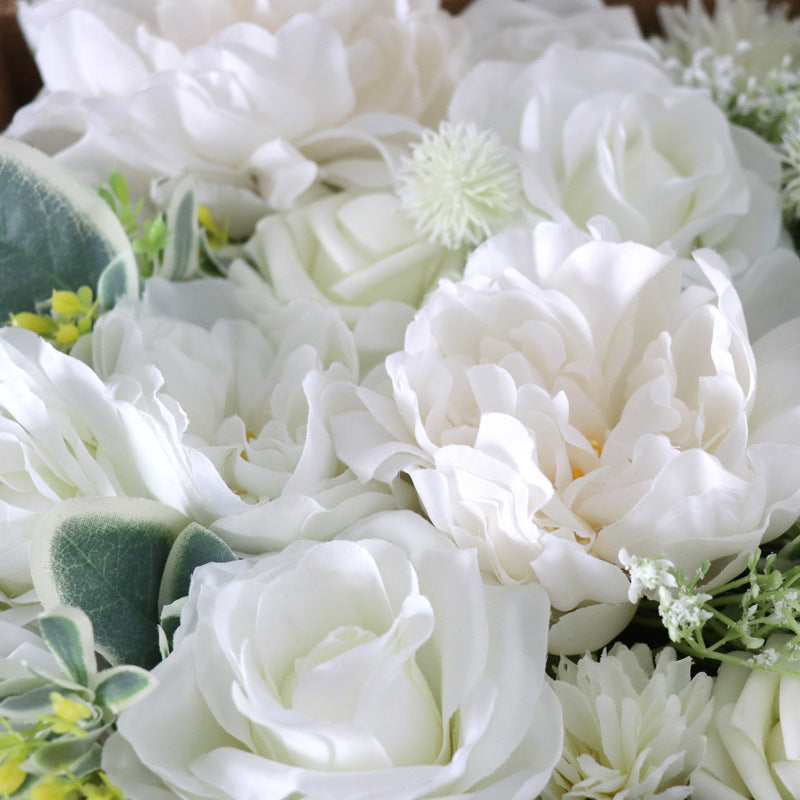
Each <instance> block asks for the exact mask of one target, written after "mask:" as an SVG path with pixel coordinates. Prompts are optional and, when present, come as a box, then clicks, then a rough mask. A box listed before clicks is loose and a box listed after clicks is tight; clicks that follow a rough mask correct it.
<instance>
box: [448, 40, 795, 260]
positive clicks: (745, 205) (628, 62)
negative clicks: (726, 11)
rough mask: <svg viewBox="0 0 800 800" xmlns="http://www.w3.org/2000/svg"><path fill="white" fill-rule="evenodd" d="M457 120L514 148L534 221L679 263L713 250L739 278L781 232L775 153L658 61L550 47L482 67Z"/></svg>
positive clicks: (460, 94) (455, 105)
mask: <svg viewBox="0 0 800 800" xmlns="http://www.w3.org/2000/svg"><path fill="white" fill-rule="evenodd" d="M450 117H451V119H452V120H453V121H456V122H458V121H469V122H474V123H475V124H476V125H478V127H479V128H486V129H494V130H496V131H497V132H498V133H499V135H500V137H501V139H502V140H503V142H504V143H505V144H506V145H508V146H509V147H514V148H517V150H518V152H519V159H520V166H521V168H522V171H523V181H524V187H525V194H526V197H527V200H528V203H529V205H530V209H531V214H533V215H534V216H536V217H538V218H547V219H552V220H555V221H562V222H566V221H570V222H572V223H574V224H577V225H578V226H581V227H586V226H587V224H588V223H589V221H590V220H591V219H592V218H593V217H595V216H598V215H599V216H603V217H606V218H608V219H609V220H611V222H612V223H613V225H614V226H615V227H616V229H617V231H618V233H619V235H620V238H622V239H623V240H632V241H636V242H641V243H642V244H647V245H651V246H653V247H655V246H658V245H661V244H664V243H668V244H669V245H670V246H671V247H672V248H674V249H675V250H676V251H677V252H678V254H679V255H683V256H688V255H689V254H690V253H691V252H692V250H694V249H695V248H697V247H713V248H715V249H717V250H719V251H721V252H723V254H724V255H725V257H726V260H727V261H728V262H729V263H730V264H731V266H732V267H733V268H734V269H736V270H738V269H739V268H741V266H742V265H743V264H744V263H750V262H751V261H752V260H753V259H755V258H758V257H760V256H763V255H766V254H767V253H770V252H772V251H773V250H774V249H775V248H776V247H777V245H778V241H779V237H780V233H781V207H780V197H779V191H778V190H779V185H780V164H779V160H778V158H777V156H776V153H775V151H774V150H773V149H772V148H771V147H770V146H769V145H767V144H766V143H765V142H764V141H762V140H761V139H759V138H758V137H756V136H755V135H754V134H752V133H750V132H749V131H745V130H744V129H740V128H737V127H734V126H731V125H730V123H729V122H728V120H727V119H726V117H725V115H724V114H723V113H722V111H720V109H719V108H717V106H716V105H714V103H713V102H712V101H711V99H710V98H709V96H708V95H707V93H706V92H703V91H701V90H693V89H685V88H678V87H675V86H673V85H672V83H671V81H670V79H669V78H668V77H667V75H666V74H665V73H664V71H663V69H662V68H661V67H660V66H659V64H658V63H657V61H656V60H655V58H654V57H653V58H651V59H649V60H648V59H647V58H644V57H638V56H634V55H630V54H624V53H621V52H612V51H610V50H603V49H599V48H587V49H575V48H570V47H566V46H564V45H560V44H556V45H553V46H552V47H551V48H550V49H549V50H548V51H547V52H546V53H545V54H544V55H543V56H542V57H541V58H540V59H539V60H538V61H535V62H534V63H533V64H531V65H519V64H514V63H511V62H501V61H494V62H491V61H490V62H485V63H483V64H479V65H478V66H477V67H475V69H474V70H473V71H472V72H471V73H470V74H469V75H468V76H467V77H466V78H464V79H463V80H462V82H461V83H460V85H459V87H458V89H457V91H456V93H455V95H454V97H453V102H452V104H451V107H450Z"/></svg>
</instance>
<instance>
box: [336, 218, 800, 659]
mask: <svg viewBox="0 0 800 800" xmlns="http://www.w3.org/2000/svg"><path fill="white" fill-rule="evenodd" d="M695 266H696V268H697V269H698V271H701V272H702V273H703V274H704V275H705V278H706V280H707V284H706V285H704V286H700V285H696V286H691V287H689V288H685V289H684V288H682V281H681V274H682V270H684V269H685V265H684V263H683V262H682V260H680V259H675V258H674V257H672V256H671V255H670V254H668V253H665V252H661V251H656V250H653V249H650V248H648V247H645V246H643V245H639V244H634V243H625V244H618V243H611V242H606V241H592V240H590V239H589V237H588V236H586V235H585V234H582V233H581V232H579V231H576V230H574V229H572V228H565V227H562V226H558V225H555V224H552V223H543V224H540V225H539V226H538V227H537V228H535V229H534V230H533V231H532V232H531V231H527V230H518V231H512V232H508V233H506V234H501V235H499V236H496V237H494V238H493V239H490V240H489V241H488V242H486V243H485V244H484V245H483V246H481V247H480V248H478V249H477V250H476V251H475V253H474V254H473V255H472V256H471V258H470V260H469V262H468V265H467V272H466V277H465V278H464V280H463V281H461V282H460V283H457V284H453V283H450V282H447V281H444V282H442V284H441V285H440V287H439V288H438V289H437V290H436V291H435V292H434V293H433V294H431V295H430V296H429V298H428V300H427V302H426V304H425V305H424V306H423V308H422V309H421V310H420V311H419V312H418V314H417V317H416V319H415V320H414V322H413V323H412V324H411V325H410V326H409V328H408V331H407V334H406V344H405V350H404V351H402V352H398V353H396V354H393V355H391V356H389V358H388V359H387V360H386V371H387V373H388V376H389V378H390V380H391V385H390V386H389V389H388V393H386V394H383V393H381V392H378V391H370V390H367V389H366V388H364V387H362V388H358V389H357V388H355V387H352V386H333V387H331V389H330V390H329V392H328V393H327V395H326V403H327V405H328V408H329V413H330V414H331V415H332V423H331V424H332V428H333V431H334V440H335V444H336V449H337V452H338V454H339V455H340V457H341V458H342V460H343V461H344V462H345V463H347V464H348V465H349V466H351V467H352V469H353V470H354V471H355V472H356V474H357V475H359V477H361V478H362V480H368V479H378V480H381V481H386V482H388V483H391V482H394V481H396V479H397V478H398V476H400V474H401V473H406V474H408V475H409V476H410V478H411V480H412V482H413V485H414V487H415V488H416V490H417V493H418V495H419V497H420V500H421V502H422V504H423V507H424V509H425V511H426V513H427V514H428V516H429V517H430V519H431V521H432V522H433V524H434V525H435V526H436V527H437V528H440V529H441V530H444V531H446V532H447V533H449V534H450V535H451V536H452V537H453V539H454V540H455V541H456V542H457V543H458V544H459V545H460V546H463V547H476V548H478V551H479V554H480V558H481V563H482V566H483V568H484V569H486V570H488V571H490V572H492V573H494V574H495V575H496V576H497V577H498V579H499V580H501V581H502V582H504V583H509V582H525V581H529V580H538V581H540V582H541V583H542V584H543V585H544V586H545V587H546V588H547V590H548V593H549V595H550V600H551V603H552V605H553V607H554V609H556V610H557V611H558V612H571V613H569V614H566V615H565V616H563V617H562V618H561V619H560V621H559V622H558V623H557V624H556V625H555V626H554V628H553V630H552V631H551V648H552V649H554V650H555V651H561V652H578V653H581V652H584V651H585V650H586V649H596V648H597V647H600V646H602V645H603V644H604V643H605V642H607V641H609V640H610V639H611V638H612V637H613V636H614V635H615V634H616V633H617V632H618V631H619V630H620V629H621V628H622V627H623V626H624V624H625V623H626V622H627V621H628V619H629V618H630V616H631V615H632V613H633V609H634V606H633V605H631V604H630V603H629V602H628V597H627V595H628V588H629V584H628V581H627V579H626V578H625V576H624V574H623V571H622V569H621V565H620V561H619V557H618V554H619V551H620V550H621V549H622V548H625V549H626V550H627V552H628V553H629V554H631V555H633V556H639V557H651V558H659V557H660V558H667V559H669V560H671V561H672V562H673V563H675V565H676V566H678V567H681V568H682V569H684V571H685V572H686V573H687V574H690V573H692V572H693V571H694V570H695V569H696V568H697V567H698V566H699V565H700V564H701V563H702V562H703V561H704V560H706V559H710V560H714V559H720V558H726V557H738V556H740V554H741V553H742V552H745V551H747V550H751V549H753V548H754V547H755V546H756V545H757V544H758V542H759V541H760V540H761V539H762V537H763V536H765V535H766V536H774V535H777V534H778V533H780V532H781V531H782V530H784V529H785V528H786V527H788V526H789V525H790V524H791V523H792V522H793V521H794V517H795V516H796V514H797V512H798V510H800V472H798V469H797V464H798V463H799V462H798V459H800V431H798V428H797V425H796V422H795V419H796V416H797V415H798V413H800V382H798V380H797V375H798V374H799V373H800V347H799V346H798V344H797V342H796V341H795V340H793V339H792V337H793V336H797V335H798V330H799V329H800V321H799V320H796V319H795V320H793V321H792V322H789V323H787V324H785V325H783V326H781V327H779V328H777V329H776V330H774V331H772V332H771V333H770V334H768V335H767V336H765V337H764V338H763V339H761V340H760V341H759V343H758V344H757V345H756V347H755V351H754V349H753V348H752V347H751V345H750V342H749V340H748V337H747V331H746V325H745V321H744V317H743V314H742V308H741V305H740V301H739V298H738V296H737V295H736V292H735V290H734V289H733V287H732V286H731V284H730V282H729V280H728V279H727V278H726V277H725V275H724V271H723V270H724V266H725V265H724V264H723V263H722V262H721V259H720V258H719V256H718V255H717V254H715V253H713V252H712V251H708V250H707V251H698V252H697V253H696V254H695ZM757 371H758V373H759V374H760V377H761V380H762V381H763V388H762V389H760V390H758V388H757V383H756V376H757ZM759 386H762V384H759Z"/></svg>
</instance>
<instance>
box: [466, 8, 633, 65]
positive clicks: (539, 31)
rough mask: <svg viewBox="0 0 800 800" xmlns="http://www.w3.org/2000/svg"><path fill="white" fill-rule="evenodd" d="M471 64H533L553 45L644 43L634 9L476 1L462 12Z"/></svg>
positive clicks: (581, 45)
mask: <svg viewBox="0 0 800 800" xmlns="http://www.w3.org/2000/svg"><path fill="white" fill-rule="evenodd" d="M461 18H462V19H463V20H464V22H466V23H467V27H468V28H469V32H470V36H471V40H472V43H471V46H470V60H471V61H472V62H473V63H475V62H478V61H485V60H487V59H497V58H499V59H504V60H511V61H533V60H534V59H535V58H539V56H541V55H542V53H543V52H544V51H545V50H546V49H547V48H548V47H549V46H550V45H551V44H553V42H563V43H564V44H569V45H572V46H575V47H588V46H592V45H596V44H600V43H603V44H610V43H612V42H622V43H625V44H627V45H629V44H630V43H631V42H636V41H641V33H640V32H639V26H638V25H637V23H636V17H635V15H634V13H633V9H632V8H630V7H629V6H620V7H616V8H610V7H609V6H606V5H604V4H603V3H602V2H601V0H527V2H520V1H519V0H475V2H472V3H470V4H469V5H468V6H467V8H466V9H465V10H464V11H463V12H462V14H461Z"/></svg>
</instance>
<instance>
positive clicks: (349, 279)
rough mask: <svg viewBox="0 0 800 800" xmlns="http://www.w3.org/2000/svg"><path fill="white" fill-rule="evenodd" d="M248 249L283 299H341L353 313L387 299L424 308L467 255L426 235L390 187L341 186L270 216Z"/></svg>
mask: <svg viewBox="0 0 800 800" xmlns="http://www.w3.org/2000/svg"><path fill="white" fill-rule="evenodd" d="M247 250H248V252H249V253H250V255H251V256H252V257H253V259H254V261H255V264H256V266H257V267H258V268H259V270H260V271H261V272H262V273H263V274H264V275H265V277H266V278H267V279H268V280H269V282H270V284H271V285H272V287H273V288H274V290H275V294H276V295H277V297H278V298H279V299H281V300H284V301H288V300H293V299H296V298H298V297H303V298H308V299H313V300H317V301H319V302H322V303H334V304H336V305H338V306H339V307H340V308H341V311H342V313H343V314H347V315H348V316H349V317H352V316H353V315H354V313H356V309H350V308H348V307H349V306H361V307H366V306H370V305H372V304H374V303H376V302H379V301H382V300H394V301H399V302H402V303H407V304H409V305H412V306H414V307H417V306H419V304H420V303H421V302H422V298H423V297H424V296H425V294H426V293H427V292H428V291H429V290H430V289H431V288H433V286H435V284H436V281H437V280H438V279H439V278H440V277H442V276H443V275H444V276H447V277H455V276H457V275H460V273H461V272H462V270H463V268H464V262H465V260H466V257H465V254H464V253H463V252H462V251H452V250H448V249H447V248H445V247H443V246H441V245H437V244H434V243H432V242H430V241H429V240H428V238H427V237H424V236H422V235H421V234H419V233H418V232H417V231H416V230H415V228H414V225H413V224H412V223H411V222H410V221H409V220H408V219H407V218H406V216H404V214H403V212H402V210H401V208H400V201H399V199H398V198H397V196H396V195H394V194H388V193H368V194H361V193H355V192H339V193H337V194H332V195H330V196H328V197H325V198H323V199H321V200H318V201H316V202H314V203H311V204H310V205H307V206H303V207H301V208H298V209H297V210H295V211H290V212H288V213H285V214H275V215H272V216H268V217H265V218H264V219H263V220H261V222H260V223H259V224H258V227H257V228H256V233H255V236H254V237H253V238H252V239H251V240H250V242H249V244H248V246H247Z"/></svg>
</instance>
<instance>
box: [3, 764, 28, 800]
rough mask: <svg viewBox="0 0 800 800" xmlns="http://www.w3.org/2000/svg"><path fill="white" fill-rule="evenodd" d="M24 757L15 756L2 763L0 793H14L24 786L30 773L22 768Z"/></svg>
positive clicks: (4, 794)
mask: <svg viewBox="0 0 800 800" xmlns="http://www.w3.org/2000/svg"><path fill="white" fill-rule="evenodd" d="M24 760H25V759H23V758H15V759H12V760H11V761H4V762H3V763H2V764H0V795H3V796H4V797H5V796H6V795H10V794H14V792H16V791H17V789H19V787H20V786H22V784H23V782H24V781H25V778H27V777H28V773H27V772H25V770H23V769H20V766H19V765H20V764H21V763H22V762H23V761H24Z"/></svg>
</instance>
